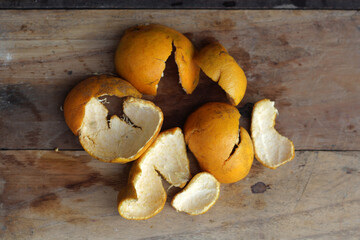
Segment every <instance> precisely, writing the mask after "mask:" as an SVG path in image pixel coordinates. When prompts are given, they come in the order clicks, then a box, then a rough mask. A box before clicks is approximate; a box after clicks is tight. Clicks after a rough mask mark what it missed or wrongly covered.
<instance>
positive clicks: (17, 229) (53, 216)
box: [0, 151, 360, 239]
mask: <svg viewBox="0 0 360 240" xmlns="http://www.w3.org/2000/svg"><path fill="white" fill-rule="evenodd" d="M189 157H190V160H191V171H192V172H193V173H195V172H197V171H198V168H197V166H196V164H195V162H194V159H193V157H192V156H191V155H189ZM0 159H1V161H0V194H1V196H0V201H1V208H0V238H2V239H358V238H359V237H360V230H359V228H358V227H359V225H360V218H359V216H360V188H359V186H358V183H359V181H360V161H359V159H360V152H328V151H325V152H322V151H311V152H310V151H298V152H296V158H295V159H294V160H293V161H292V162H290V163H288V164H286V165H284V166H282V167H280V168H278V169H277V170H271V169H265V168H264V167H263V166H261V165H260V164H259V163H258V162H257V161H255V162H254V165H253V168H252V169H251V171H250V174H249V175H248V177H247V178H246V179H244V180H242V181H240V182H237V183H234V184H223V185H222V186H221V193H220V198H219V200H218V202H217V203H216V204H215V205H214V207H213V208H212V209H210V211H209V212H207V213H206V214H204V215H200V216H189V215H186V214H184V213H177V212H176V211H175V210H174V209H173V208H172V207H171V205H170V203H169V201H171V199H172V197H173V196H174V194H175V193H176V192H177V191H179V189H177V188H175V187H174V188H171V189H168V191H167V192H168V196H169V197H168V201H167V203H166V205H165V208H164V210H163V211H162V212H161V213H159V214H158V215H156V216H155V217H153V218H151V219H149V220H146V221H129V220H125V219H123V218H121V217H120V216H119V215H118V213H117V209H116V196H117V192H118V191H119V190H120V189H121V188H122V187H124V186H125V184H126V179H127V174H128V171H129V167H130V164H127V165H120V164H107V163H102V162H100V161H97V160H94V159H92V158H91V157H90V156H88V155H87V154H86V153H85V152H83V151H64V152H63V151H60V152H55V151H1V152H0ZM254 185H256V186H257V187H254ZM164 186H165V189H167V188H168V185H167V184H166V183H165V181H164ZM252 186H253V187H252ZM259 186H260V187H259ZM261 186H263V187H261Z"/></svg>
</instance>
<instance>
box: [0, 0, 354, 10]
mask: <svg viewBox="0 0 360 240" xmlns="http://www.w3.org/2000/svg"><path fill="white" fill-rule="evenodd" d="M35 8H36V9H89V8H90V9H104V8H105V9H108V8H112V9H120V8H127V9H129V8H131V9H144V8H147V9H194V8H200V9H354V10H356V9H359V8H360V3H359V1H354V0H341V1H338V0H326V1H324V0H267V1H243V0H231V1H224V0H177V1H174V0H162V1H148V0H137V1H132V0H121V1H114V0H101V1H100V0H87V1H76V0H66V1H63V0H50V1H49V0H36V1H34V0H2V1H0V9H35Z"/></svg>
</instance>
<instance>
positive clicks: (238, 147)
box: [184, 102, 254, 183]
mask: <svg viewBox="0 0 360 240" xmlns="http://www.w3.org/2000/svg"><path fill="white" fill-rule="evenodd" d="M239 119H240V113H239V111H238V110H237V108H235V107H234V106H232V105H230V104H226V103H219V102H211V103H207V104H205V105H203V106H201V107H200V108H199V109H197V110H196V111H195V112H193V113H192V114H190V116H189V117H188V118H187V120H186V123H185V126H184V133H185V141H186V143H187V145H188V146H189V149H190V150H191V152H192V153H193V154H194V156H195V157H196V159H197V161H198V162H199V165H200V167H201V169H202V170H203V171H207V172H209V173H211V174H212V175H214V177H215V178H216V179H217V180H218V181H219V182H221V183H233V182H237V181H239V180H241V179H243V178H244V177H246V175H247V174H248V173H249V171H250V168H251V166H252V162H253V159H254V150H253V144H252V141H251V138H250V136H249V134H248V133H247V131H246V130H245V129H244V128H239Z"/></svg>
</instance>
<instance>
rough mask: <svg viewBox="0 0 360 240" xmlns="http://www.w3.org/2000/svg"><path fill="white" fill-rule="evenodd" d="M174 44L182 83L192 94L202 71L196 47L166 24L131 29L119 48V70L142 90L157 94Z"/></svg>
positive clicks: (123, 37) (116, 56)
mask: <svg viewBox="0 0 360 240" xmlns="http://www.w3.org/2000/svg"><path fill="white" fill-rule="evenodd" d="M173 45H174V47H175V49H176V50H175V62H176V64H177V66H178V70H179V78H180V83H181V86H182V87H183V89H184V91H185V92H186V93H187V94H191V93H192V92H193V91H194V89H195V88H196V86H197V84H198V82H199V72H200V69H199V67H198V66H197V65H196V63H195V62H194V60H193V57H194V54H195V48H194V46H193V44H192V43H191V42H190V40H189V39H188V38H186V37H185V36H184V35H183V34H181V33H179V32H177V31H176V30H174V29H171V28H169V27H166V26H163V25H159V24H149V25H143V26H135V27H132V28H129V29H127V30H126V31H125V34H124V35H123V36H122V38H121V40H120V42H119V45H118V47H117V50H116V54H115V68H116V71H117V73H118V74H119V75H120V76H122V77H123V78H124V79H126V80H127V81H129V82H130V83H131V84H132V85H133V86H134V87H135V88H136V89H138V90H139V91H140V92H141V93H143V94H148V95H156V93H157V87H158V83H159V81H160V79H161V77H162V76H163V72H164V70H165V62H166V60H167V59H168V58H169V56H170V55H171V52H172V49H173Z"/></svg>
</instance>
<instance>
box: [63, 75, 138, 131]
mask: <svg viewBox="0 0 360 240" xmlns="http://www.w3.org/2000/svg"><path fill="white" fill-rule="evenodd" d="M104 95H109V96H117V97H126V96H132V97H137V98H141V96H142V95H141V93H139V92H138V91H137V90H136V89H135V88H134V87H133V86H131V84H130V83H128V82H126V81H125V80H123V79H121V78H117V77H112V76H107V75H100V76H93V77H90V78H88V79H86V80H84V81H82V82H80V83H78V84H77V85H76V86H75V87H74V88H73V89H72V90H71V91H70V92H69V94H68V95H67V97H66V99H65V103H64V116H65V121H66V124H67V125H68V126H69V128H70V129H71V131H72V132H73V133H74V134H75V135H76V136H78V135H79V130H80V128H81V125H82V121H83V118H84V115H85V105H86V104H87V103H88V102H89V101H90V99H91V98H93V97H95V98H98V97H101V96H104Z"/></svg>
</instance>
